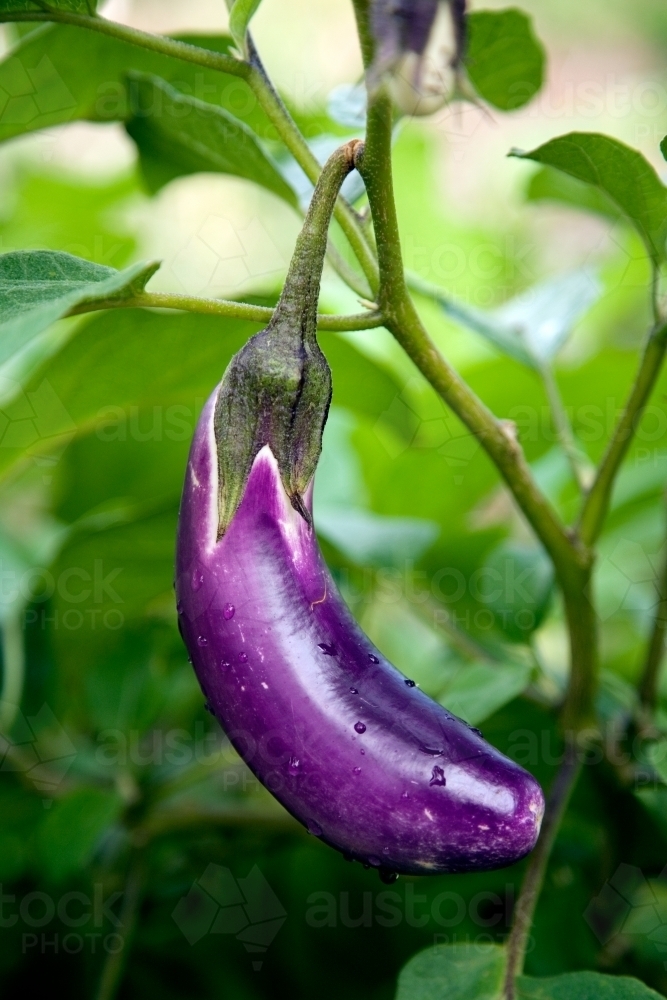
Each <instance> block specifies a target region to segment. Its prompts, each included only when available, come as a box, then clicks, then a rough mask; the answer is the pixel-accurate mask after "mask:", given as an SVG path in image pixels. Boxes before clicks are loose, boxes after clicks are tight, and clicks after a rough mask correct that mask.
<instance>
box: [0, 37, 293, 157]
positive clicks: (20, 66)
mask: <svg viewBox="0 0 667 1000" xmlns="http://www.w3.org/2000/svg"><path fill="white" fill-rule="evenodd" d="M178 37H180V39H181V40H182V41H185V42H188V43H189V44H191V45H198V46H200V47H201V48H205V49H208V50H210V51H213V52H219V53H220V54H222V55H227V54H229V50H230V49H231V48H232V47H233V45H234V42H233V40H232V39H231V38H230V37H229V36H225V35H222V36H217V35H208V36H207V35H182V36H178ZM73 52H76V53H78V54H79V56H80V58H77V59H73V58H72V53H73ZM131 70H136V71H139V72H142V73H154V74H155V75H156V76H159V77H160V78H161V79H163V80H166V81H167V82H168V83H170V84H171V85H172V86H174V87H176V89H180V90H182V91H183V92H184V93H186V94H192V95H193V96H194V97H195V98H197V99H201V100H205V101H207V102H209V103H211V104H214V105H217V106H220V107H223V108H225V109H226V110H227V111H228V112H229V113H230V114H232V115H234V116H235V117H236V118H240V119H242V120H243V121H244V122H245V124H246V125H249V126H250V127H251V128H253V129H254V130H255V131H256V132H258V133H259V134H260V135H262V136H263V137H265V138H267V139H270V138H274V137H275V131H274V129H273V127H272V126H271V124H270V122H269V120H268V118H267V117H266V115H265V114H264V112H263V111H262V110H261V108H260V107H259V104H258V102H257V98H256V97H255V95H254V94H253V92H252V90H251V89H250V87H249V86H248V84H247V83H246V82H245V81H244V80H242V79H240V78H239V77H238V76H232V75H230V74H228V73H222V72H218V71H217V70H209V69H205V68H203V67H202V66H195V65H194V64H192V63H188V62H185V61H184V60H182V59H173V58H171V57H169V56H164V55H161V54H160V53H157V52H151V51H149V50H148V49H144V48H141V47H139V46H137V45H130V44H129V43H128V42H123V41H120V40H119V39H116V38H109V37H108V36H107V35H102V34H98V33H96V32H93V31H86V30H85V29H83V28H75V27H72V26H70V25H65V24H45V25H42V26H40V27H39V28H38V29H36V30H35V31H32V32H31V33H30V34H29V35H28V36H27V37H26V38H24V39H23V40H22V41H21V42H20V43H19V45H17V46H16V47H15V48H14V49H13V50H12V51H11V52H10V53H9V54H8V55H7V56H6V57H5V59H4V60H3V61H2V62H0V141H4V140H6V139H11V138H12V137H13V136H15V135H24V134H25V133H27V132H34V131H35V130H37V129H42V128H50V127H51V126H53V125H58V124H61V123H62V122H69V121H76V120H80V119H85V120H87V121H94V122H110V121H125V120H126V119H127V118H129V117H131V114H132V94H131V93H130V92H129V91H128V80H127V73H128V72H129V71H131Z"/></svg>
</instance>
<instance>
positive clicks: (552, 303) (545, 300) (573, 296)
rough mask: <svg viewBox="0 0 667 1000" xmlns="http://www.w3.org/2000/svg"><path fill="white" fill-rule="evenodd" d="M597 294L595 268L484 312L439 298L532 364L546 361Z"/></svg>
mask: <svg viewBox="0 0 667 1000" xmlns="http://www.w3.org/2000/svg"><path fill="white" fill-rule="evenodd" d="M601 292H602V285H601V283H600V280H599V278H598V277H597V275H596V274H595V272H594V271H590V270H581V271H571V272H569V273H566V274H562V275H559V276H558V277H556V278H551V279H549V280H547V281H544V282H541V283H540V284H539V285H534V286H533V287H532V288H529V289H528V290H527V291H526V292H523V293H522V294H521V295H518V296H517V297H516V298H514V299H510V300H509V302H505V303H504V304H503V305H502V306H499V307H498V308H497V309H493V310H490V311H488V312H483V311H482V310H481V309H475V308H474V307H473V306H468V305H464V304H463V303H458V302H456V303H455V302H452V301H451V299H449V298H448V297H445V296H443V298H442V300H441V304H442V307H443V310H444V311H445V313H447V315H448V316H451V317H452V319H454V320H456V321H457V322H459V323H461V324H462V325H463V326H466V327H468V329H471V330H474V332H475V333H479V334H481V336H483V337H484V338H485V339H486V340H489V341H491V343H492V344H494V345H495V346H496V347H497V348H499V349H500V350H501V351H502V352H503V353H504V354H507V355H509V356H510V357H512V358H514V359H515V360H516V361H520V362H522V364H525V365H529V366H530V367H531V368H539V367H540V366H541V365H543V364H544V363H546V362H549V361H551V359H552V358H554V357H555V356H556V355H557V354H558V352H559V351H560V349H561V347H562V346H563V345H564V343H565V341H566V340H567V338H568V337H569V335H570V333H571V332H572V330H573V329H574V327H575V326H576V324H577V323H578V322H579V320H580V319H581V318H582V317H583V316H584V315H585V314H586V313H587V312H588V310H589V309H590V307H591V306H592V305H593V304H594V302H596V301H597V299H598V298H599V297H600V294H601Z"/></svg>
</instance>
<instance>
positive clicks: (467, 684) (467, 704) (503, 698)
mask: <svg viewBox="0 0 667 1000" xmlns="http://www.w3.org/2000/svg"><path fill="white" fill-rule="evenodd" d="M530 674H531V668H530V665H529V664H526V663H497V664H496V663H466V664H464V665H463V666H461V668H460V669H459V670H458V672H457V673H456V674H455V675H454V677H453V679H452V680H451V681H450V682H449V683H448V684H447V687H446V688H445V690H444V691H443V692H442V693H441V694H440V696H439V698H438V700H439V701H440V702H441V704H443V705H444V706H445V708H448V709H449V711H450V712H453V713H454V715H458V716H460V717H461V718H462V719H465V721H466V722H469V723H470V725H471V726H477V725H479V723H480V722H483V721H484V719H488V717H489V716H490V715H493V713H494V712H497V711H498V709H500V708H502V707H503V705H507V704H508V703H509V702H510V701H514V699H515V698H517V697H518V696H519V695H520V694H521V693H522V692H523V691H524V690H525V689H526V687H527V685H528V682H529V681H530Z"/></svg>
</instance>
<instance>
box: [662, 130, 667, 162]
mask: <svg viewBox="0 0 667 1000" xmlns="http://www.w3.org/2000/svg"><path fill="white" fill-rule="evenodd" d="M660 152H661V153H662V155H663V156H664V158H665V159H666V160H667V135H666V136H665V138H664V139H663V140H662V142H661V143H660Z"/></svg>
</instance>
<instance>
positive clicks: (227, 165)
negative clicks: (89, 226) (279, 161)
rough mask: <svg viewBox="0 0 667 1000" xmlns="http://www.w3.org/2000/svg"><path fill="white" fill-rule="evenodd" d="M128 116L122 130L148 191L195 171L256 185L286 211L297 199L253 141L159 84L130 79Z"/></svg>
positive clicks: (215, 112) (223, 115)
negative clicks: (131, 143)
mask: <svg viewBox="0 0 667 1000" xmlns="http://www.w3.org/2000/svg"><path fill="white" fill-rule="evenodd" d="M131 82H132V86H133V91H134V94H135V97H136V105H135V108H134V116H133V117H132V118H131V119H130V120H129V121H128V122H127V123H126V128H127V131H128V132H129V134H130V135H131V136H132V138H133V139H134V141H135V142H136V144H137V146H138V148H139V154H140V157H141V167H142V170H143V174H144V177H145V178H146V182H147V184H148V186H149V188H150V190H151V191H158V190H159V189H160V188H161V187H163V185H165V184H167V183H168V182H169V181H171V180H173V179H174V178H175V177H183V176H185V175H187V174H193V173H198V172H201V171H213V172H218V173H223V174H233V175H234V176H236V177H243V178H245V179H246V180H250V181H254V182H255V183H256V184H261V185H262V187H265V188H267V190H269V191H272V192H273V193H274V194H277V195H278V196H279V197H280V198H283V199H284V200H285V201H287V202H288V203H289V204H290V205H294V206H296V205H297V204H298V202H297V197H296V195H295V193H294V191H293V190H292V188H291V187H290V186H289V185H288V184H287V182H286V181H285V179H284V178H283V176H282V174H281V173H280V171H279V170H278V167H277V166H276V164H275V163H274V162H273V160H272V159H271V158H270V157H269V155H268V154H267V153H266V152H265V151H264V150H263V149H262V147H261V146H260V144H259V141H258V139H257V136H256V135H255V134H254V133H253V132H252V131H251V130H250V129H249V128H248V127H247V126H246V125H244V124H243V123H242V122H241V121H239V120H238V119H236V118H234V117H233V116H232V115H230V114H228V112H226V111H224V110H223V109H222V108H216V107H214V106H212V105H210V104H206V103H204V102H203V101H198V100H196V99H195V98H192V97H186V96H184V95H183V94H180V93H179V92H178V91H177V90H175V89H174V88H173V87H171V86H170V85H169V84H168V83H165V81H164V80H160V79H159V78H158V77H154V76H144V75H139V74H136V73H134V74H132V76H131Z"/></svg>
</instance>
